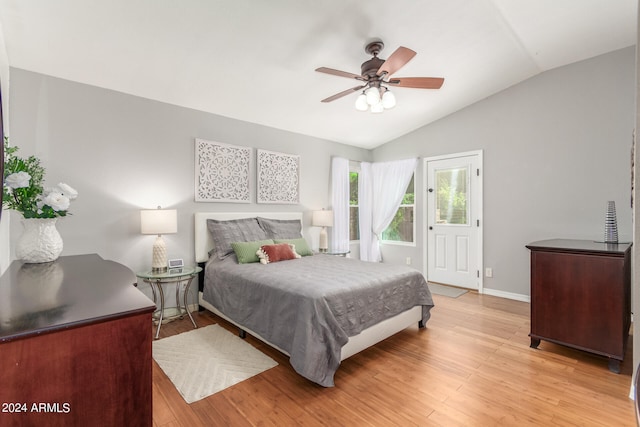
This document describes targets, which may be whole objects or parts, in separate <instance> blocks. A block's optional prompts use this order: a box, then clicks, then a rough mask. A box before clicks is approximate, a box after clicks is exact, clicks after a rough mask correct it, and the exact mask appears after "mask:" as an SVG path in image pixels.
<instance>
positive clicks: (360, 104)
mask: <svg viewBox="0 0 640 427" xmlns="http://www.w3.org/2000/svg"><path fill="white" fill-rule="evenodd" d="M368 109H369V104H367V95H365V94H364V93H361V94H360V95H358V97H357V98H356V110H358V111H367V110H368Z"/></svg>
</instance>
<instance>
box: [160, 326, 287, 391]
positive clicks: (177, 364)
mask: <svg viewBox="0 0 640 427" xmlns="http://www.w3.org/2000/svg"><path fill="white" fill-rule="evenodd" d="M153 358H154V359H155V361H156V362H157V363H158V365H160V367H161V368H162V370H163V371H164V372H165V374H167V376H168V377H169V379H170V380H171V382H173V384H174V385H175V386H176V388H177V389H178V391H179V392H180V394H181V395H182V397H183V398H184V400H185V401H186V402H187V403H193V402H196V401H198V400H200V399H203V398H205V397H207V396H210V395H212V394H214V393H217V392H219V391H221V390H224V389H225V388H227V387H230V386H232V385H234V384H237V383H239V382H241V381H244V380H246V379H248V378H251V377H252V376H254V375H258V374H259V373H261V372H264V371H266V370H267V369H271V368H273V367H274V366H277V365H278V363H277V362H276V361H275V360H273V359H271V358H270V357H269V356H267V355H265V354H263V353H261V352H260V351H259V350H257V349H256V348H254V347H253V346H252V345H251V344H249V343H247V342H246V341H244V340H243V339H242V338H239V337H237V336H235V335H234V334H232V333H231V332H229V331H227V330H226V329H224V328H223V327H221V326H219V325H209V326H205V327H204V328H198V329H194V330H193V331H189V332H183V333H181V334H178V335H173V336H171V337H168V338H163V339H161V340H158V341H154V342H153Z"/></svg>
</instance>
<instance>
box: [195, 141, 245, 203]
mask: <svg viewBox="0 0 640 427" xmlns="http://www.w3.org/2000/svg"><path fill="white" fill-rule="evenodd" d="M251 151H252V149H251V147H242V146H236V145H229V144H224V143H221V142H213V141H206V140H204V139H196V150H195V156H196V159H195V160H196V164H195V175H196V176H195V187H196V188H195V200H196V202H232V203H250V202H251V192H250V186H249V176H250V171H251Z"/></svg>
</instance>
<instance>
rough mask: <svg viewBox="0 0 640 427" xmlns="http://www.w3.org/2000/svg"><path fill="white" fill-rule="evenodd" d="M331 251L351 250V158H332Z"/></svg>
mask: <svg viewBox="0 0 640 427" xmlns="http://www.w3.org/2000/svg"><path fill="white" fill-rule="evenodd" d="M331 189H332V191H331V205H332V210H333V227H332V228H331V252H348V251H349V160H347V159H343V158H341V157H334V158H333V159H331Z"/></svg>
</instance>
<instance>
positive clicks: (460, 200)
mask: <svg viewBox="0 0 640 427" xmlns="http://www.w3.org/2000/svg"><path fill="white" fill-rule="evenodd" d="M468 175H469V174H468V170H467V168H453V169H442V170H438V171H436V196H437V197H436V223H437V224H459V225H460V224H462V225H468V217H469V214H468V213H469V210H468V209H469V206H468V203H467V202H468V198H469V196H468V193H467V191H468V188H469V186H468V184H467V182H468V178H469V176H468Z"/></svg>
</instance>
